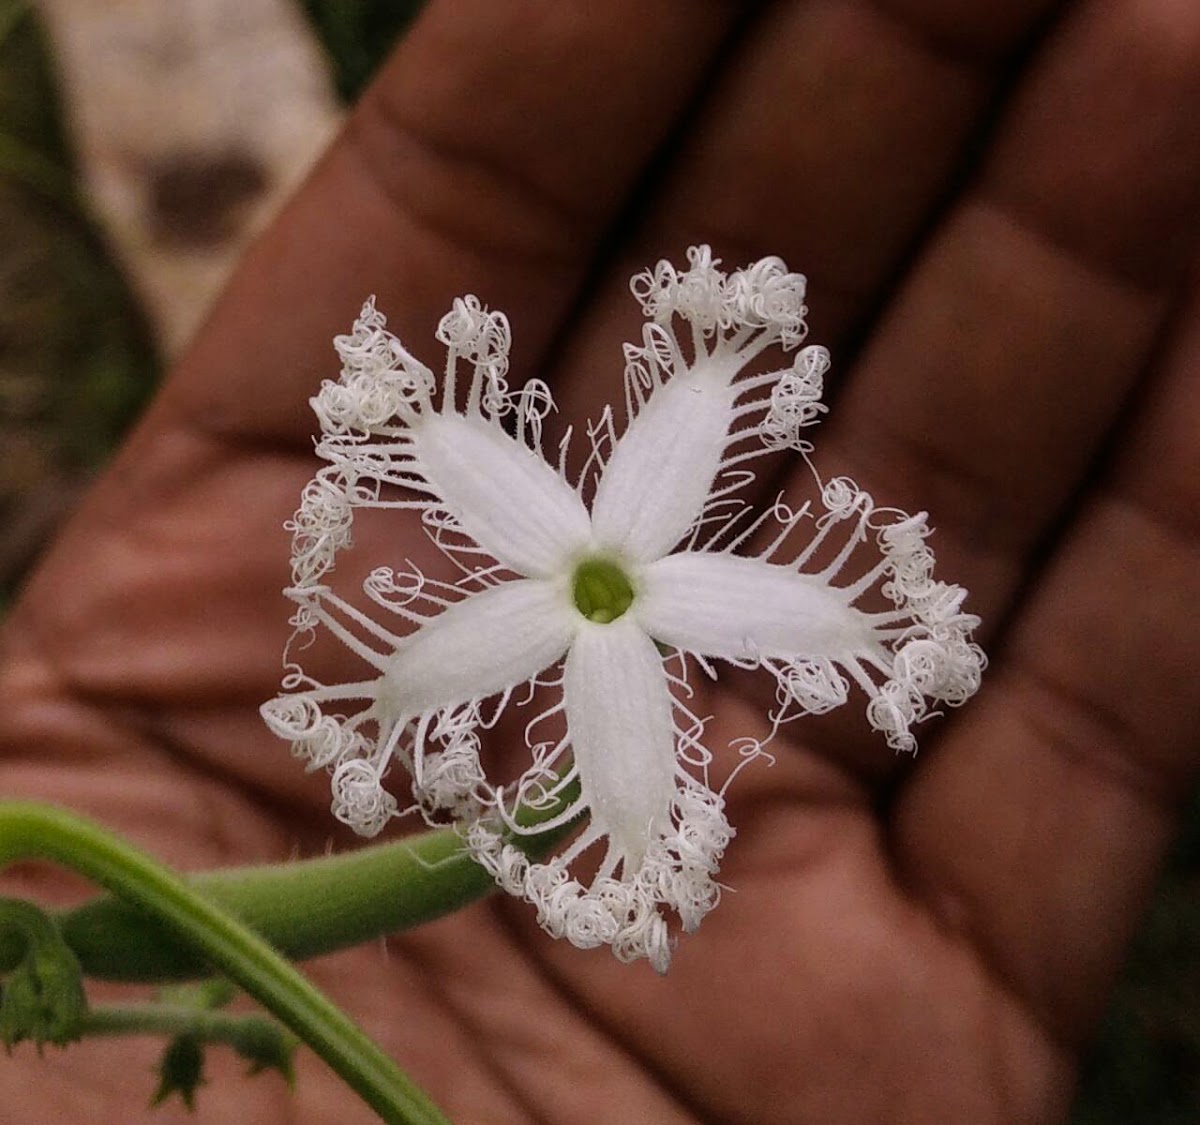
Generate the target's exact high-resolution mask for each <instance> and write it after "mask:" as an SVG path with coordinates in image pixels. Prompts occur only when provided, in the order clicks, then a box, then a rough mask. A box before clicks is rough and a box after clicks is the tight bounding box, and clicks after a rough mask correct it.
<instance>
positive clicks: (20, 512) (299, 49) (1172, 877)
mask: <svg viewBox="0 0 1200 1125" xmlns="http://www.w3.org/2000/svg"><path fill="white" fill-rule="evenodd" d="M419 7H420V0H170V2H169V3H168V2H166V0H158V2H155V0H39V2H38V3H36V4H35V3H30V2H22V0H0V615H2V614H3V611H4V607H5V606H6V605H7V604H8V603H9V602H10V601H11V599H12V598H13V596H14V595H15V594H16V592H17V591H18V590H19V588H20V584H21V580H22V577H23V575H24V574H25V573H27V571H28V569H29V567H30V566H31V564H32V563H33V562H34V561H35V560H36V558H37V556H38V554H39V553H40V551H41V550H42V548H43V547H44V546H45V544H46V543H47V541H48V540H49V538H50V537H51V536H52V534H53V531H54V529H55V527H56V526H57V524H58V522H59V521H60V520H61V519H62V518H63V517H64V516H65V515H66V514H67V513H68V512H69V511H70V509H71V506H72V504H73V503H74V501H75V499H76V497H77V496H78V495H79V492H80V490H81V489H82V488H83V487H84V486H85V485H86V483H87V481H88V479H89V478H90V477H91V476H92V475H93V474H94V473H95V472H96V471H97V469H98V468H100V467H101V466H102V465H103V464H104V461H105V459H106V457H107V456H108V455H109V453H110V451H111V450H112V449H113V448H114V446H115V444H116V443H117V442H118V441H119V439H120V437H121V435H122V433H123V432H124V430H125V428H126V427H127V426H128V425H129V423H130V421H131V420H132V419H133V418H135V417H136V415H137V413H138V411H139V409H140V408H141V406H142V405H143V403H145V401H146V400H147V398H148V396H149V395H150V394H151V393H152V392H153V389H154V387H155V384H156V382H157V381H158V378H159V376H160V374H161V372H162V370H163V368H164V367H165V366H166V365H167V364H168V363H169V361H170V359H171V358H172V356H174V355H175V354H176V353H177V352H178V351H179V349H180V347H181V346H182V345H183V344H184V343H185V342H186V340H187V339H188V337H189V336H190V334H191V333H192V331H194V329H195V328H196V326H197V324H198V322H199V321H200V319H202V317H203V315H204V311H205V310H206V309H207V307H208V305H209V303H210V302H211V300H212V298H213V296H214V295H215V293H216V292H217V291H218V290H219V289H220V287H221V285H222V283H223V281H224V279H225V278H226V277H227V276H228V273H229V271H230V270H231V269H232V267H233V265H234V264H235V263H236V261H237V259H238V256H239V255H240V253H241V251H242V249H243V248H244V247H245V245H246V244H247V242H248V241H249V240H250V239H251V238H252V237H253V236H254V234H255V233H256V232H257V231H258V230H259V229H261V227H262V225H263V224H264V223H265V222H266V221H268V220H269V218H270V216H271V215H272V214H273V212H274V211H275V210H276V209H277V208H278V206H279V205H280V203H281V201H282V200H283V199H284V198H286V196H287V194H288V193H289V192H290V190H291V189H292V188H293V187H294V186H295V185H296V183H297V182H298V181H299V180H300V179H301V178H302V177H303V176H304V174H305V172H306V171H307V169H308V168H309V167H310V166H311V163H312V161H313V160H314V159H315V158H316V157H317V155H318V154H319V153H320V151H321V149H322V148H323V147H324V145H325V144H326V143H327V141H328V139H329V138H330V136H331V135H332V133H333V132H334V131H335V130H336V128H337V124H338V122H339V120H340V118H341V116H342V113H343V112H344V107H345V106H346V105H347V104H348V103H349V102H350V101H352V100H353V98H354V96H355V95H356V94H357V92H358V91H359V90H360V89H361V88H362V86H363V85H364V84H365V83H366V81H367V80H368V79H369V77H370V75H371V74H372V72H373V70H374V68H375V67H376V65H377V64H378V63H379V62H380V61H381V60H382V58H383V57H384V56H385V55H386V54H387V53H388V51H389V50H390V48H391V47H392V45H393V43H394V42H395V40H396V39H397V37H398V36H400V35H401V34H403V32H404V30H405V28H406V27H407V25H408V24H409V22H410V21H411V19H412V17H413V16H414V15H415V14H416V11H417V9H418V8H419ZM1072 1123H1073V1125H1143V1123H1144V1125H1176V1123H1178V1125H1195V1123H1200V801H1195V802H1193V805H1192V810H1191V814H1190V815H1189V817H1188V819H1187V824H1186V826H1185V831H1184V834H1183V836H1182V838H1181V839H1180V841H1179V843H1178V845H1177V847H1176V849H1175V852H1174V854H1173V855H1172V857H1171V861H1170V864H1169V866H1168V869H1167V871H1166V872H1165V874H1164V876H1163V879H1162V882H1161V885H1160V888H1159V892H1158V895H1157V897H1156V899H1155V901H1154V904H1153V906H1152V909H1151V911H1150V913H1149V915H1148V917H1147V919H1146V922H1145V924H1144V926H1143V928H1142V930H1141V933H1140V935H1139V938H1138V940H1137V942H1136V945H1135V947H1134V949H1133V951H1132V953H1131V956H1130V959H1129V963H1128V965H1127V968H1126V971H1125V974H1124V978H1123V980H1122V982H1121V985H1120V988H1119V990H1118V992H1117V994H1116V996H1115V997H1114V999H1113V1001H1112V1003H1111V1005H1110V1008H1109V1012H1108V1016H1107V1018H1106V1020H1105V1022H1104V1025H1103V1027H1102V1028H1101V1029H1100V1031H1099V1033H1098V1036H1097V1039H1096V1042H1095V1044H1094V1046H1093V1048H1092V1050H1091V1052H1090V1053H1089V1055H1088V1057H1087V1060H1086V1062H1085V1066H1084V1072H1083V1078H1082V1084H1081V1087H1080V1092H1079V1096H1078V1099H1077V1102H1076V1106H1075V1110H1074V1113H1073V1115H1072Z"/></svg>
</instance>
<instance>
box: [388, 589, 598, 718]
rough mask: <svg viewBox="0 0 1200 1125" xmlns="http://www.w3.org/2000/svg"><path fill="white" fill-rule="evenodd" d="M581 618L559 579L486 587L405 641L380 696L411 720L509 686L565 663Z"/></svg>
mask: <svg viewBox="0 0 1200 1125" xmlns="http://www.w3.org/2000/svg"><path fill="white" fill-rule="evenodd" d="M578 621H579V614H578V613H577V612H576V611H575V610H574V608H573V607H572V605H571V602H570V594H569V593H568V592H567V590H566V589H565V586H564V585H563V584H561V583H552V582H544V581H541V580H539V579H518V580H516V581H513V582H506V583H504V584H503V585H501V586H494V587H491V588H489V589H487V590H482V591H480V592H479V593H478V594H474V595H472V596H471V597H469V598H467V599H465V600H464V601H461V602H456V603H455V604H454V605H452V606H450V607H449V608H448V609H446V610H445V611H444V612H442V613H441V614H439V615H438V616H437V617H435V618H434V619H433V620H431V621H430V622H428V623H427V624H425V625H422V626H421V628H420V629H418V630H417V632H415V633H413V634H412V635H411V636H408V637H406V638H404V640H403V641H402V642H401V644H400V647H399V648H398V649H397V650H396V653H395V655H394V656H392V658H391V660H390V662H389V664H388V667H387V670H386V671H385V672H384V675H383V679H382V681H381V683H380V687H379V701H380V703H381V705H382V706H384V707H385V708H387V710H388V711H389V712H390V713H391V715H392V716H402V715H403V716H410V717H411V716H415V715H422V714H428V713H429V712H431V711H434V710H436V709H437V708H440V707H449V706H454V705H457V704H460V703H467V702H470V701H472V700H481V699H485V698H487V697H488V696H490V695H495V694H497V693H498V692H502V691H505V690H507V689H508V688H511V687H514V686H515V685H517V684H521V683H524V682H525V681H526V680H529V679H531V678H532V677H534V676H536V675H537V674H538V673H539V672H541V671H542V670H543V669H545V668H548V667H549V666H550V665H551V664H553V663H555V662H556V661H557V660H559V659H560V658H561V657H562V655H563V653H564V652H565V651H566V649H567V646H568V645H569V644H570V643H571V637H572V635H573V633H574V630H575V628H576V626H577V622H578Z"/></svg>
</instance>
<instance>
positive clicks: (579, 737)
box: [563, 614, 676, 870]
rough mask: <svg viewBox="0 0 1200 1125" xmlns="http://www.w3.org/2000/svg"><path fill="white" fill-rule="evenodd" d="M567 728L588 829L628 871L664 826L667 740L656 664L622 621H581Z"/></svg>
mask: <svg viewBox="0 0 1200 1125" xmlns="http://www.w3.org/2000/svg"><path fill="white" fill-rule="evenodd" d="M563 691H564V693H565V700H566V710H567V728H568V731H569V733H570V738H571V746H572V752H573V753H574V755H575V764H576V766H577V768H578V771H579V784H580V790H581V794H580V795H581V802H582V803H584V804H586V805H587V806H588V807H589V808H590V809H591V814H592V819H591V825H590V828H591V829H592V830H594V831H596V832H598V833H603V834H604V835H607V836H608V838H609V840H610V841H611V843H612V845H613V847H614V848H616V850H617V852H618V854H619V855H620V856H621V857H622V858H624V859H625V861H626V869H627V870H628V869H629V868H630V867H633V868H636V867H637V866H638V865H639V864H640V863H641V861H642V857H643V856H644V854H645V851H646V848H647V846H648V844H649V843H650V841H651V840H652V839H654V838H655V836H656V835H657V834H661V833H663V832H665V831H667V830H669V828H670V826H671V801H672V798H673V797H674V796H675V789H676V783H675V734H674V726H673V723H672V718H671V696H670V692H669V691H668V689H667V678H666V674H665V673H664V671H663V666H662V657H661V656H660V655H659V653H658V650H657V649H656V648H655V646H654V642H653V641H652V640H650V638H649V637H648V636H646V634H645V633H644V632H642V630H641V629H640V628H638V626H637V625H636V624H635V623H634V622H633V621H632V620H631V619H630V617H629V615H628V614H626V615H625V616H624V617H621V618H619V619H618V620H616V621H614V622H612V623H611V624H608V625H595V624H592V623H591V622H584V623H583V625H582V626H581V627H580V630H579V634H578V636H577V637H576V638H575V643H574V644H573V645H572V646H571V651H570V653H569V654H568V656H567V663H566V674H565V677H564V681H563Z"/></svg>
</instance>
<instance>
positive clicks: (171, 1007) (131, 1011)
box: [79, 1004, 295, 1047]
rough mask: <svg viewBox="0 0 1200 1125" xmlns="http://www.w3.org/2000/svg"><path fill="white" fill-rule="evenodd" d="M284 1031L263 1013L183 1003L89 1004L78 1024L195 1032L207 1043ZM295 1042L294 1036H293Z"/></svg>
mask: <svg viewBox="0 0 1200 1125" xmlns="http://www.w3.org/2000/svg"><path fill="white" fill-rule="evenodd" d="M271 1030H274V1032H275V1033H277V1034H280V1035H287V1034H288V1033H287V1032H285V1031H282V1030H281V1029H280V1028H279V1026H278V1025H277V1024H272V1023H271V1022H270V1021H269V1020H267V1019H266V1018H265V1017H263V1016H237V1015H230V1014H229V1013H228V1012H211V1011H205V1010H203V1009H201V1008H189V1007H186V1006H184V1005H182V1004H111V1005H101V1006H99V1007H95V1008H90V1009H89V1010H88V1012H87V1014H86V1015H85V1016H84V1017H83V1019H82V1021H81V1022H80V1025H79V1032H80V1034H81V1035H83V1036H88V1035H166V1036H175V1035H194V1036H195V1037H196V1038H197V1039H202V1040H204V1042H206V1043H224V1044H226V1045H227V1046H230V1047H240V1046H242V1045H243V1044H244V1043H245V1041H246V1040H247V1039H248V1038H253V1037H255V1036H256V1035H259V1034H260V1033H261V1032H263V1031H271ZM292 1042H293V1043H294V1042H295V1040H294V1039H293V1040H292Z"/></svg>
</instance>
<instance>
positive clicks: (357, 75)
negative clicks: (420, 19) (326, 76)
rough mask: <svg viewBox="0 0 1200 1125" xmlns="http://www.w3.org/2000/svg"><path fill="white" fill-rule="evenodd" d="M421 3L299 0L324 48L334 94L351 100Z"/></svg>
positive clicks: (416, 0)
mask: <svg viewBox="0 0 1200 1125" xmlns="http://www.w3.org/2000/svg"><path fill="white" fill-rule="evenodd" d="M422 3H423V0H300V6H301V7H302V8H303V9H304V10H305V12H306V13H307V14H308V18H309V20H310V21H311V22H312V25H313V28H314V30H315V31H316V33H317V35H318V36H319V38H320V39H321V41H322V43H323V44H324V45H325V51H326V54H327V55H328V56H329V64H330V67H331V69H332V71H333V79H334V82H335V84H336V85H337V91H338V93H339V94H340V95H341V97H342V99H343V100H344V101H347V102H349V101H353V100H354V98H356V97H357V96H358V94H359V92H360V91H361V90H362V88H363V86H365V85H366V84H367V82H368V80H369V79H370V77H371V75H372V74H374V73H375V68H376V67H377V66H378V65H379V64H380V63H381V62H382V61H383V60H384V59H385V58H386V57H387V54H388V52H389V51H390V50H391V48H392V44H393V43H395V42H396V40H397V39H398V38H399V37H400V34H401V33H402V32H403V31H404V29H405V28H406V27H408V25H409V24H410V23H411V22H412V20H413V18H414V17H415V16H416V14H417V12H418V11H420V9H421V7H422Z"/></svg>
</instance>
